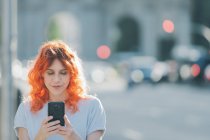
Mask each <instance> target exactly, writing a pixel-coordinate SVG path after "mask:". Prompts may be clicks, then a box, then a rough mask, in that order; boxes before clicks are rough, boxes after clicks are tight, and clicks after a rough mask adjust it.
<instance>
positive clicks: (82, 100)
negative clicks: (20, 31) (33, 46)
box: [14, 41, 106, 140]
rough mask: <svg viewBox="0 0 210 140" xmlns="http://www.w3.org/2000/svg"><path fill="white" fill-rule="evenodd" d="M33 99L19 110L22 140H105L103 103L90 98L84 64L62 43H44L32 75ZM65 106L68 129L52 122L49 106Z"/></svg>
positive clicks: (18, 127)
mask: <svg viewBox="0 0 210 140" xmlns="http://www.w3.org/2000/svg"><path fill="white" fill-rule="evenodd" d="M28 80H29V84H30V86H31V90H30V94H29V97H28V98H26V99H25V100H24V101H23V102H22V103H21V104H20V106H19V107H18V110H17V112H16V115H15V119H14V129H15V132H16V134H17V136H18V138H19V139H20V140H62V139H63V140H102V137H103V134H104V131H105V126H106V116H105V111H104V109H103V106H102V104H101V102H100V100H99V99H98V98H96V97H94V96H91V95H87V93H86V90H85V89H86V87H85V81H84V77H83V72H82V67H81V64H80V60H79V58H78V57H77V55H76V53H75V52H73V51H72V50H71V49H70V48H69V46H68V45H67V44H66V43H64V42H62V41H49V42H46V43H44V44H43V45H42V46H41V48H40V51H39V54H38V55H37V57H36V59H35V61H34V65H33V67H32V68H31V70H30V71H29V73H28ZM55 101H61V102H64V103H65V115H64V120H65V126H61V125H60V122H59V121H58V120H56V121H53V122H49V121H50V120H51V119H52V118H53V117H52V116H48V102H55Z"/></svg>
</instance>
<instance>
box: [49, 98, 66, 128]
mask: <svg viewBox="0 0 210 140" xmlns="http://www.w3.org/2000/svg"><path fill="white" fill-rule="evenodd" d="M64 113H65V105H64V102H49V103H48V116H53V119H52V120H50V121H49V122H52V121H56V120H60V125H61V126H64V125H65V122H64Z"/></svg>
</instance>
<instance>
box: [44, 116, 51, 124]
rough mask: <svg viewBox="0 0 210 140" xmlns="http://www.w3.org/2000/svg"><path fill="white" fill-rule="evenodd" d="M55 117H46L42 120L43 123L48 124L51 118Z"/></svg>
mask: <svg viewBox="0 0 210 140" xmlns="http://www.w3.org/2000/svg"><path fill="white" fill-rule="evenodd" d="M51 119H53V116H48V117H47V118H45V119H44V120H43V121H42V124H46V123H48V121H49V120H51Z"/></svg>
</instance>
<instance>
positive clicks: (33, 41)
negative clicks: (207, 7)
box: [18, 0, 191, 60]
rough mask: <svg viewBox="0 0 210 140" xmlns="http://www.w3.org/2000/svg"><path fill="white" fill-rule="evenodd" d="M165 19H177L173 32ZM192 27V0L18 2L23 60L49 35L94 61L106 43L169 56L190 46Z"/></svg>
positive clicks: (115, 49)
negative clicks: (177, 46) (177, 48)
mask: <svg viewBox="0 0 210 140" xmlns="http://www.w3.org/2000/svg"><path fill="white" fill-rule="evenodd" d="M164 20H170V21H172V23H173V26H174V27H173V31H172V32H171V33H167V32H165V31H164V30H163V28H162V23H163V21H164ZM190 26H191V23H190V0H185V1H182V0H156V1H152V0H106V1H102V0H59V1H57V0H45V1H41V0H30V1H28V0H19V2H18V58H19V59H20V60H27V59H31V58H33V57H34V56H35V55H36V54H37V50H38V48H39V46H40V44H41V43H43V42H45V41H46V40H50V37H51V38H53V37H57V38H60V39H63V40H64V41H66V42H68V43H69V44H70V45H71V46H72V47H73V48H74V49H75V50H77V51H78V54H79V55H80V56H81V57H83V58H85V59H89V60H96V59H98V57H97V54H96V50H97V48H98V47H99V46H101V45H107V46H109V47H110V49H111V50H112V54H113V55H114V54H117V53H118V52H135V53H137V54H138V53H139V54H141V55H142V54H143V55H150V56H155V57H161V56H163V57H162V58H169V57H170V51H171V49H172V48H173V47H174V46H175V44H184V45H188V44H190ZM165 56H166V57H165Z"/></svg>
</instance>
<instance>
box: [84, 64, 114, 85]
mask: <svg viewBox="0 0 210 140" xmlns="http://www.w3.org/2000/svg"><path fill="white" fill-rule="evenodd" d="M83 68H84V74H85V78H86V80H87V81H88V82H92V83H96V84H100V83H104V82H109V81H112V80H114V79H115V78H117V76H118V73H117V71H116V70H115V68H114V67H113V66H112V64H110V63H108V62H105V61H84V62H83Z"/></svg>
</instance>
